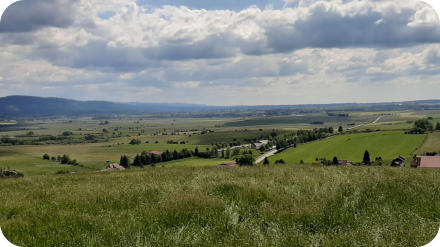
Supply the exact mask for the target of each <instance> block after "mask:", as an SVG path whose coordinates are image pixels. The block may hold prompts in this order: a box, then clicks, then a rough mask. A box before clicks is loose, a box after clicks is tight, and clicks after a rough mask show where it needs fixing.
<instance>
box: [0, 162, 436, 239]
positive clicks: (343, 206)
mask: <svg viewBox="0 0 440 247" xmlns="http://www.w3.org/2000/svg"><path fill="white" fill-rule="evenodd" d="M439 180H440V171H437V170H429V171H428V170H415V169H408V168H406V169H393V168H389V167H322V166H297V165H292V166H270V167H251V168H240V167H234V168H218V167H211V168H209V167H208V168H207V167H200V168H188V167H182V168H179V167H177V168H160V167H158V168H146V169H143V170H140V169H134V170H131V171H124V172H107V173H91V174H77V175H56V176H55V175H53V176H34V177H25V178H23V179H7V180H0V188H2V189H1V190H0V197H1V198H3V201H2V203H1V204H0V225H1V227H2V230H3V233H4V234H5V236H6V237H7V238H8V239H9V240H10V241H11V242H12V243H14V244H16V245H18V246H57V247H58V246H75V247H76V246H121V247H122V246H123V247H125V246H329V247H330V246H331V247H333V246H399V247H400V246H422V245H425V244H427V243H428V242H430V241H431V240H432V239H433V238H434V236H435V235H436V233H437V231H438V227H439V220H440V201H439V200H438V195H439V194H440V185H439V183H438V181H439Z"/></svg>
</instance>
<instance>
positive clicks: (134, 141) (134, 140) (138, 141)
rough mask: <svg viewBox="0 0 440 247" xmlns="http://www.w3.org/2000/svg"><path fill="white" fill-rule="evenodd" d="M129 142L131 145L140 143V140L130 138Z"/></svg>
mask: <svg viewBox="0 0 440 247" xmlns="http://www.w3.org/2000/svg"><path fill="white" fill-rule="evenodd" d="M129 144H131V145H139V144H141V140H139V139H132V140H131V141H130V143H129Z"/></svg>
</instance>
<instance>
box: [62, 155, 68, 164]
mask: <svg viewBox="0 0 440 247" xmlns="http://www.w3.org/2000/svg"><path fill="white" fill-rule="evenodd" d="M69 161H70V157H69V155H67V154H65V155H63V156H62V157H61V159H60V163H61V164H67V163H69Z"/></svg>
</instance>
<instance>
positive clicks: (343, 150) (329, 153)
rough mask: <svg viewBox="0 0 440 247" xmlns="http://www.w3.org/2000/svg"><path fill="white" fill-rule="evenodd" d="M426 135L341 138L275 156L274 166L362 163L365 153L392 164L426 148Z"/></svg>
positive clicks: (375, 134) (385, 133)
mask: <svg viewBox="0 0 440 247" xmlns="http://www.w3.org/2000/svg"><path fill="white" fill-rule="evenodd" d="M424 138H425V135H405V134H404V133H403V132H396V131H380V132H371V133H359V134H349V135H340V136H335V137H333V138H329V139H326V140H321V141H316V142H312V143H308V144H304V145H299V146H298V147H297V148H295V149H290V150H287V151H285V152H283V153H280V154H277V155H275V156H272V157H271V158H270V159H269V160H270V161H272V162H274V161H275V160H278V159H284V160H285V161H286V162H288V163H299V162H300V160H304V161H305V162H306V163H310V162H313V161H314V160H315V159H316V158H317V157H318V158H327V159H332V158H333V157H334V156H337V157H338V158H339V159H341V160H350V161H352V162H360V161H362V158H363V155H364V152H365V150H368V151H369V152H370V156H371V159H374V158H375V157H379V156H380V157H382V158H383V159H384V160H392V159H394V158H395V157H397V156H398V155H402V156H405V157H407V158H411V157H412V153H413V152H414V151H416V149H417V148H418V147H420V145H422V143H423V140H424Z"/></svg>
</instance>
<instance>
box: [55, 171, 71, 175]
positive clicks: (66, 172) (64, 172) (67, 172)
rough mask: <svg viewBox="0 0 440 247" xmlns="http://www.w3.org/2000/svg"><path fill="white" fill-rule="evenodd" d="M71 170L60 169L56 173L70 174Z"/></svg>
mask: <svg viewBox="0 0 440 247" xmlns="http://www.w3.org/2000/svg"><path fill="white" fill-rule="evenodd" d="M69 173H70V172H69V171H66V170H59V171H57V172H56V173H55V174H57V175H62V174H69Z"/></svg>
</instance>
